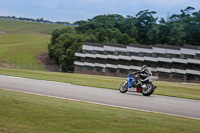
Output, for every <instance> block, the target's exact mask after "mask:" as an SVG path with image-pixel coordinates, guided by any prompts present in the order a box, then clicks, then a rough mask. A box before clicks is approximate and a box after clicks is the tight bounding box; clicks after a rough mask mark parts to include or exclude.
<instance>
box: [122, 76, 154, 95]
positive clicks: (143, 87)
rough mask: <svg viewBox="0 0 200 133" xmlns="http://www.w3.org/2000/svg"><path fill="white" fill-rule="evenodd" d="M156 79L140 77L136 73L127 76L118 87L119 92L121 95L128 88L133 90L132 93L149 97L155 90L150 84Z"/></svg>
mask: <svg viewBox="0 0 200 133" xmlns="http://www.w3.org/2000/svg"><path fill="white" fill-rule="evenodd" d="M157 79H158V77H156V76H147V75H141V74H140V73H138V72H135V73H133V74H128V75H127V77H126V81H125V82H123V83H122V84H121V85H120V87H119V90H120V92H121V93H126V92H127V91H128V89H129V88H133V90H134V91H136V92H138V93H142V94H143V95H144V96H150V95H151V94H153V92H154V90H155V89H156V86H154V85H153V84H152V82H154V81H155V80H157Z"/></svg>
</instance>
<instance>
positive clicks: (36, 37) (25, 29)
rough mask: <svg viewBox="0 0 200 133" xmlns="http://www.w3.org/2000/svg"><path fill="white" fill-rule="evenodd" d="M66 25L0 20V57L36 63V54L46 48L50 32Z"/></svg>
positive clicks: (13, 60)
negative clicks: (1, 32) (0, 32)
mask: <svg viewBox="0 0 200 133" xmlns="http://www.w3.org/2000/svg"><path fill="white" fill-rule="evenodd" d="M64 27H66V26H63V25H56V24H43V23H36V22H25V21H17V20H0V31H4V32H5V33H4V34H0V59H3V60H7V61H11V62H18V63H19V62H22V63H34V64H38V62H37V60H36V56H37V55H39V54H40V53H42V52H44V51H46V50H47V44H48V43H50V38H51V35H50V34H49V33H51V32H52V31H53V30H55V29H60V28H64Z"/></svg>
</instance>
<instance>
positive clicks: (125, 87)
mask: <svg viewBox="0 0 200 133" xmlns="http://www.w3.org/2000/svg"><path fill="white" fill-rule="evenodd" d="M119 91H120V92H121V93H126V92H127V91H128V82H127V81H125V82H123V83H122V84H121V85H120V87H119Z"/></svg>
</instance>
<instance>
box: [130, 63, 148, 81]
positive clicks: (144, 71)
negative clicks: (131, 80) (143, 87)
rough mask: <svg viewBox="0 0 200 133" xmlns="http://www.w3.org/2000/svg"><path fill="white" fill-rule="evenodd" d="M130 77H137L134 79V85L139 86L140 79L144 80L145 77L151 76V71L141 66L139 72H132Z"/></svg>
mask: <svg viewBox="0 0 200 133" xmlns="http://www.w3.org/2000/svg"><path fill="white" fill-rule="evenodd" d="M131 75H132V76H133V75H137V76H136V77H135V78H136V81H137V82H136V85H140V84H141V79H146V78H147V77H149V76H152V73H151V71H150V70H149V69H148V68H147V65H143V66H142V67H141V70H140V71H137V72H133V73H131Z"/></svg>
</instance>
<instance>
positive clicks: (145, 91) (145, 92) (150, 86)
mask: <svg viewBox="0 0 200 133" xmlns="http://www.w3.org/2000/svg"><path fill="white" fill-rule="evenodd" d="M146 86H147V88H143V89H142V90H141V92H142V94H143V95H144V96H150V95H151V94H153V92H154V90H155V86H154V85H153V84H152V83H148V84H146Z"/></svg>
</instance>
